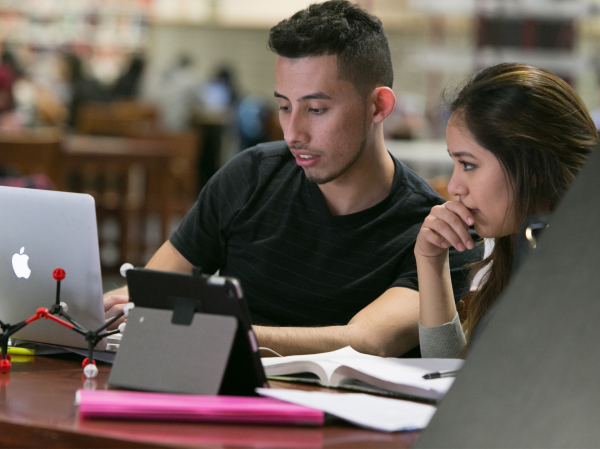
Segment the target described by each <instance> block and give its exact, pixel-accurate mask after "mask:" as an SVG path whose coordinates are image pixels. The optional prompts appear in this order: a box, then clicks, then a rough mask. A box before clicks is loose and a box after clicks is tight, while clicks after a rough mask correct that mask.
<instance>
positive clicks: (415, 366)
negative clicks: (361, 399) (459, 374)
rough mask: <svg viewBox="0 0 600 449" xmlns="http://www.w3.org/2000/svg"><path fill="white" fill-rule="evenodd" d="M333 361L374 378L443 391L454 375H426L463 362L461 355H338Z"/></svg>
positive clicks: (453, 367) (448, 385) (454, 367)
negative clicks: (455, 357)
mask: <svg viewBox="0 0 600 449" xmlns="http://www.w3.org/2000/svg"><path fill="white" fill-rule="evenodd" d="M332 361H333V362H335V363H338V364H339V365H344V366H346V367H348V368H351V369H353V370H355V371H359V372H361V373H364V374H366V375H368V376H370V377H373V378H375V379H381V380H383V381H385V382H390V383H394V384H398V385H408V386H412V387H417V388H420V389H423V390H432V391H435V392H437V393H441V394H444V393H446V392H447V391H448V390H449V389H450V387H451V386H452V383H453V382H454V378H453V377H445V378H441V379H429V380H428V379H423V375H425V374H428V373H432V372H435V371H444V370H459V369H460V368H461V367H462V364H463V362H464V361H463V360H460V359H396V358H391V357H386V358H384V357H374V358H373V359H369V360H367V359H358V358H336V359H334V360H332ZM363 380H364V379H363Z"/></svg>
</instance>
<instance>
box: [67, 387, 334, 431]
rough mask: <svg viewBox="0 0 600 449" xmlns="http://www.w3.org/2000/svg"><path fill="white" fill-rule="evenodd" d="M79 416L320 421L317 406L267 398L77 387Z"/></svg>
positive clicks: (263, 422)
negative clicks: (311, 406)
mask: <svg viewBox="0 0 600 449" xmlns="http://www.w3.org/2000/svg"><path fill="white" fill-rule="evenodd" d="M76 403H77V404H78V405H79V416H80V417H81V418H83V419H86V418H104V419H107V418H108V419H111V418H115V419H150V420H183V421H206V422H235V423H252V424H302V425H315V426H320V425H323V420H324V413H323V412H322V411H320V410H315V409H312V408H308V407H304V406H302V405H296V404H290V403H288V402H282V401H278V400H276V399H270V398H252V397H237V396H200V395H179V394H163V393H142V392H128V391H112V390H109V391H106V390H78V391H77V397H76Z"/></svg>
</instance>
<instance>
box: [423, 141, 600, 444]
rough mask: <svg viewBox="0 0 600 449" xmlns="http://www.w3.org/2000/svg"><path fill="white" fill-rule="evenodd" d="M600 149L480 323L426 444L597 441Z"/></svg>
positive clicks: (599, 402)
mask: <svg viewBox="0 0 600 449" xmlns="http://www.w3.org/2000/svg"><path fill="white" fill-rule="evenodd" d="M599 418H600V150H599V149H598V148H596V149H595V150H593V152H592V154H591V155H590V159H589V161H588V163H587V164H586V166H584V168H583V169H582V171H581V173H580V175H579V177H578V178H577V179H576V181H575V183H574V184H573V185H572V186H571V188H570V190H569V191H568V192H567V194H566V195H565V197H564V198H563V201H562V202H561V204H560V205H559V207H558V208H557V210H556V211H555V213H554V214H553V218H552V219H551V221H550V226H549V227H548V228H547V229H546V230H545V232H544V234H543V235H542V236H541V238H540V240H539V242H538V248H537V249H536V251H534V252H533V253H532V254H531V255H530V257H529V258H528V259H527V260H526V261H525V263H524V265H523V267H522V268H521V269H520V270H519V272H518V273H517V275H516V276H515V277H514V279H513V280H512V282H511V284H510V285H509V287H508V288H507V290H506V291H505V293H504V295H503V296H502V297H501V298H500V299H499V301H498V302H497V307H496V308H495V310H494V312H493V314H492V315H491V317H490V318H489V320H487V322H486V323H485V327H484V328H483V329H481V332H480V334H479V335H478V337H477V339H476V341H475V342H474V344H473V347H472V348H471V350H470V351H469V354H468V357H467V360H466V363H465V365H464V368H463V369H462V371H461V373H460V374H459V376H458V378H457V379H456V382H455V384H454V386H453V387H452V389H451V390H450V392H449V393H448V395H447V396H446V398H445V399H444V400H443V401H442V403H441V404H440V406H439V409H438V411H437V413H436V414H435V416H434V418H433V420H432V421H431V423H430V425H429V427H428V428H427V429H426V430H425V431H424V433H423V435H422V436H421V437H420V438H419V440H418V442H417V447H419V448H429V447H432V448H433V447H436V448H440V447H444V448H453V447H461V448H467V447H468V448H475V447H476V448H486V447H502V448H507V447H519V448H524V447H527V448H531V447H543V448H552V447H560V448H564V447H598V445H599V444H600V423H599Z"/></svg>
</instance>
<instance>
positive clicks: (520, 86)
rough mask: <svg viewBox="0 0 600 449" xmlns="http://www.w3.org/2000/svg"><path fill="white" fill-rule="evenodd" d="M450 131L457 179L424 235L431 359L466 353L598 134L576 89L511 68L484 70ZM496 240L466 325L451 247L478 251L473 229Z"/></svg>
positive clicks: (424, 306)
mask: <svg viewBox="0 0 600 449" xmlns="http://www.w3.org/2000/svg"><path fill="white" fill-rule="evenodd" d="M449 106H450V112H451V116H450V121H449V122H448V127H447V129H446V143H447V145H448V152H449V153H450V156H451V157H452V159H453V160H454V173H453V175H452V179H451V180H450V183H449V184H448V192H449V193H450V194H452V195H455V196H457V197H458V201H449V202H447V203H445V204H443V205H441V206H435V207H434V208H433V209H432V210H431V212H430V214H429V216H428V217H427V218H426V219H425V222H424V223H423V226H422V227H421V231H420V233H419V235H418V237H417V243H416V246H415V257H416V259H417V269H418V276H419V293H420V298H421V299H420V301H421V310H420V324H419V338H420V344H421V353H422V355H423V357H461V356H463V355H464V352H465V349H466V346H467V341H468V338H469V335H471V334H472V332H473V330H474V329H475V327H476V326H477V323H478V322H479V320H480V319H481V317H482V316H483V315H484V313H485V312H486V310H487V309H488V308H489V307H490V306H491V305H492V303H493V302H494V301H495V300H496V298H497V297H498V295H499V294H500V293H501V292H502V291H503V290H504V288H506V286H507V284H508V281H509V278H510V271H511V265H512V261H513V251H514V245H515V237H516V233H517V232H518V231H519V229H520V227H521V224H522V223H523V221H524V219H525V218H526V217H527V216H528V215H531V214H534V213H540V212H549V211H552V210H553V209H554V207H555V206H556V205H557V204H558V202H559V200H560V198H561V196H562V194H563V193H564V191H565V189H566V188H567V187H568V186H569V184H570V183H571V182H572V181H573V179H574V178H575V176H576V174H577V172H578V170H579V168H580V167H581V165H582V164H583V163H584V162H585V160H586V157H587V154H588V153H589V151H590V149H591V147H592V146H593V145H594V144H595V143H596V141H597V140H598V133H597V132H596V128H595V126H594V123H593V122H592V119H591V118H590V115H589V113H588V111H587V109H586V107H585V105H584V104H583V102H582V101H581V99H580V98H579V96H578V95H577V94H576V93H575V92H574V91H573V89H572V88H571V87H570V86H569V85H568V84H567V83H565V82H564V81H563V80H562V79H560V78H558V77H557V76H555V75H553V74H552V73H550V72H547V71H546V70H542V69H539V68H537V67H533V66H530V65H526V64H513V63H505V64H499V65H496V66H493V67H488V68H486V69H484V70H482V71H480V72H478V73H476V74H475V75H474V76H473V77H472V78H471V79H470V80H469V81H468V82H467V83H466V84H465V86H464V87H463V88H462V89H461V90H460V91H459V93H458V94H457V96H456V98H455V99H454V100H453V101H451V102H450V105H449ZM469 226H474V227H475V231H476V232H477V234H478V235H479V236H481V237H484V238H488V239H494V248H493V251H492V253H491V255H490V256H489V257H487V258H485V259H484V260H483V261H481V262H479V263H477V264H475V265H474V266H473V267H472V269H471V275H472V276H474V275H475V274H476V273H477V272H478V271H480V270H481V269H482V268H484V267H487V266H488V265H489V270H488V271H487V272H486V274H485V275H484V276H483V279H482V282H481V283H480V285H479V288H478V289H477V290H476V291H475V292H474V293H473V295H472V297H471V300H470V304H469V307H468V316H467V320H466V321H465V323H464V331H463V326H461V323H460V321H459V318H458V314H457V312H456V306H455V304H454V296H453V294H452V284H451V282H450V271H449V268H448V248H449V247H450V246H454V247H455V248H456V249H457V250H458V251H468V250H470V249H473V247H474V245H475V244H474V242H473V239H472V238H471V236H470V235H469V232H468V227H469Z"/></svg>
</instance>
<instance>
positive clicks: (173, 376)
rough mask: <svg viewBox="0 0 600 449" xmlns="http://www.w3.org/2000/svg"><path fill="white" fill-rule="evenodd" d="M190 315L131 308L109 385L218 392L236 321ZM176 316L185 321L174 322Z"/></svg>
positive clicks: (169, 390) (160, 390) (175, 391)
mask: <svg viewBox="0 0 600 449" xmlns="http://www.w3.org/2000/svg"><path fill="white" fill-rule="evenodd" d="M189 312H190V310H189V308H187V307H183V308H181V309H180V308H176V310H175V312H173V311H170V310H159V309H150V308H146V307H136V308H134V309H133V310H132V311H131V312H130V313H129V317H128V319H127V329H126V331H125V332H124V333H123V338H122V339H121V343H120V345H119V351H118V352H117V355H116V358H115V362H114V365H113V368H112V370H111V373H110V377H109V379H108V383H109V385H111V386H113V387H120V388H129V389H134V390H146V391H159V392H165V393H186V394H206V395H216V394H218V393H219V391H220V389H221V385H222V383H223V377H224V374H225V370H226V367H227V363H228V360H229V356H230V353H231V348H232V345H233V340H234V337H235V332H236V329H237V320H236V319H235V318H234V317H231V316H218V315H208V314H204V313H189ZM192 312H193V310H192ZM176 316H179V317H180V318H181V317H184V318H185V319H186V321H189V323H188V324H178V323H175V322H174V321H173V318H174V317H176Z"/></svg>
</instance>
